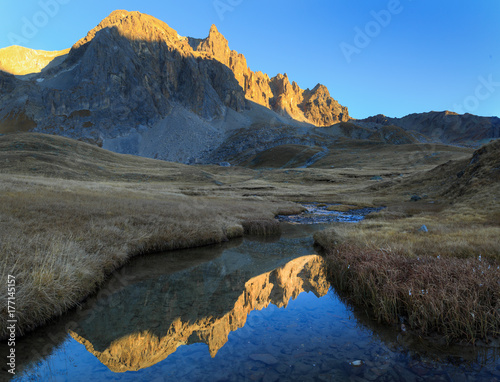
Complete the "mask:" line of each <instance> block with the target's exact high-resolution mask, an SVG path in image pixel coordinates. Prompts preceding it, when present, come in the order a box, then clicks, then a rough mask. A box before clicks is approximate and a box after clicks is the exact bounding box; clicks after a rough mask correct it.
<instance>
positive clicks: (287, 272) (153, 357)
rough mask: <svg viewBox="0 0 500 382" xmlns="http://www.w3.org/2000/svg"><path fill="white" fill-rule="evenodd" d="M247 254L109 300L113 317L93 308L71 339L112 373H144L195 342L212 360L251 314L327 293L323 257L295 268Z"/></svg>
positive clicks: (136, 286)
mask: <svg viewBox="0 0 500 382" xmlns="http://www.w3.org/2000/svg"><path fill="white" fill-rule="evenodd" d="M268 245H269V244H268ZM252 246H253V247H255V243H253V245H252ZM243 247H244V246H243ZM239 248H241V247H239ZM245 252H247V253H246V254H242V253H238V252H234V251H231V250H230V251H227V252H224V253H223V254H222V255H221V256H220V257H218V258H216V259H214V260H212V261H209V262H206V263H202V264H199V265H197V266H194V267H191V268H188V269H185V270H181V271H178V272H175V273H171V274H166V275H159V276H154V277H151V278H148V279H144V280H140V281H139V282H137V283H132V284H130V285H127V286H126V287H124V288H123V289H122V290H120V291H118V292H117V293H114V294H113V295H111V296H108V304H109V308H108V309H100V310H98V311H94V309H93V308H92V307H90V308H89V312H88V317H87V318H85V317H84V319H83V320H82V321H81V322H79V324H78V328H76V329H75V330H74V331H71V336H72V337H73V338H74V339H76V340H77V341H78V342H80V343H82V344H84V345H85V347H86V348H87V350H88V351H89V352H91V353H92V354H94V355H95V356H96V357H97V358H98V359H99V360H100V361H101V362H102V363H103V364H105V365H106V366H107V367H108V368H109V369H110V370H112V371H114V372H124V371H129V370H139V369H142V368H146V367H150V366H152V365H154V364H156V363H158V362H160V361H162V360H163V359H165V358H166V357H167V356H168V355H170V354H172V353H173V352H175V351H176V349H177V348H178V347H179V346H181V345H186V344H193V343H197V342H203V343H206V344H207V345H208V348H209V351H210V355H211V356H212V357H214V356H215V355H216V354H217V351H218V350H219V349H220V348H221V347H222V346H224V344H225V343H226V342H227V339H228V335H229V333H230V332H232V331H235V330H236V329H238V328H241V327H243V326H244V325H245V322H246V319H247V315H248V314H249V313H250V312H251V311H253V310H261V309H262V308H265V307H267V306H268V305H269V304H274V305H276V306H277V307H286V305H287V304H288V301H289V300H290V299H291V298H292V299H295V298H296V297H297V296H298V295H299V294H300V293H302V292H304V291H305V292H313V293H314V294H315V295H316V296H318V297H320V296H324V295H326V293H327V292H328V289H329V283H328V282H327V280H326V278H325V272H324V264H323V259H322V258H321V257H320V256H318V255H306V256H301V257H298V258H295V259H292V260H290V259H289V258H287V257H284V256H283V254H282V253H280V252H276V253H265V254H261V253H259V252H254V253H248V248H247V250H246V251H245ZM266 252H267V251H266ZM264 255H265V257H266V259H265V261H262V260H263V258H262V256H264ZM275 266H276V267H275ZM274 267H275V268H274ZM132 268H133V267H132ZM273 268H274V269H273ZM92 305H93V306H98V304H92Z"/></svg>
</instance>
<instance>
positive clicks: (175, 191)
mask: <svg viewBox="0 0 500 382" xmlns="http://www.w3.org/2000/svg"><path fill="white" fill-rule="evenodd" d="M329 149H330V152H329V154H328V155H327V156H325V157H323V158H322V159H321V160H319V161H318V162H316V163H315V164H314V165H313V166H312V167H311V168H280V169H274V170H273V169H268V170H262V169H256V170H252V169H249V168H242V167H229V168H224V167H218V166H185V165H181V164H175V163H167V162H162V161H155V160H150V159H144V158H139V157H133V156H126V155H118V154H114V153H110V152H108V151H105V150H101V149H98V148H96V147H94V146H90V145H87V144H84V143H81V142H76V141H74V140H70V139H65V138H61V137H55V136H47V135H41V134H15V135H6V136H0V180H1V181H0V246H1V248H0V250H1V255H2V260H3V261H2V268H1V275H2V276H1V277H2V280H3V279H5V278H6V276H7V274H8V273H16V274H17V276H18V277H19V280H20V283H19V284H18V285H19V289H18V291H17V297H18V301H19V304H21V305H19V306H18V318H19V320H20V324H21V329H22V330H27V329H29V328H31V327H34V326H36V325H39V324H41V323H43V322H44V321H46V320H47V319H50V318H51V317H53V316H54V315H57V314H61V313H62V312H64V311H65V310H67V309H68V308H69V307H71V306H74V305H75V304H76V303H78V302H79V301H80V300H82V299H83V298H84V297H85V296H86V295H88V294H89V293H91V292H92V291H93V290H95V289H96V288H97V287H98V286H99V284H100V283H101V282H102V280H103V279H104V278H105V277H106V275H107V274H109V273H110V272H112V271H113V269H115V268H117V267H119V266H121V265H122V264H124V263H125V262H126V261H127V259H128V258H130V256H134V255H137V254H141V253H147V252H152V251H157V250H164V249H172V248H182V247H188V246H196V245H203V244H208V243H213V242H218V241H222V240H227V239H228V238H230V237H233V236H238V235H242V234H243V232H244V231H245V230H247V231H248V232H261V233H266V232H269V231H271V232H273V231H275V229H276V227H275V226H274V225H273V224H272V223H270V221H271V219H272V217H273V215H274V214H275V213H277V212H280V213H287V212H288V213H292V212H297V211H298V207H297V206H296V205H295V204H293V203H289V202H287V201H299V202H300V201H303V202H308V201H318V202H336V203H344V204H346V205H349V206H353V205H354V206H371V205H382V204H383V205H388V208H387V209H386V210H384V211H383V212H381V213H379V214H378V215H376V216H374V219H370V220H367V221H366V222H365V223H363V224H362V225H349V226H347V227H348V228H345V229H342V230H340V229H337V230H336V231H335V232H333V231H330V233H325V234H324V235H321V236H320V237H317V241H318V242H320V243H321V244H322V245H324V246H325V247H326V248H327V249H328V250H329V251H330V252H331V254H332V256H331V257H330V259H331V260H332V264H334V263H335V261H334V260H335V259H338V258H339V257H336V256H333V255H334V252H335V253H336V251H335V250H336V249H338V248H341V247H339V245H338V243H339V242H342V243H344V244H345V245H346V246H353V245H354V247H355V248H357V249H359V250H360V251H358V252H363V253H368V251H372V252H373V251H374V252H377V253H380V249H381V248H382V249H384V250H385V252H384V253H389V255H391V256H392V258H393V259H394V258H395V256H402V258H406V257H409V258H413V257H414V256H415V255H416V256H417V257H418V256H419V253H424V252H425V248H432V249H433V250H436V248H441V249H440V250H439V251H440V253H441V254H442V256H445V255H446V254H448V255H452V254H453V253H458V252H456V250H457V248H460V249H461V250H464V248H467V247H469V248H470V249H467V250H464V256H463V257H465V258H467V257H470V256H472V257H474V258H477V251H476V250H477V248H478V247H477V246H476V245H478V244H480V245H481V246H482V247H481V251H483V247H484V252H482V253H484V255H483V256H487V257H488V258H489V260H488V261H497V260H496V256H497V255H496V252H495V251H494V250H491V248H495V246H494V245H495V243H496V241H495V240H496V237H498V236H497V235H498V226H497V225H495V224H493V223H492V222H493V221H494V219H497V217H498V215H497V212H496V211H498V204H492V205H491V207H490V205H488V204H485V203H484V201H488V202H490V201H491V200H489V199H488V196H487V195H488V192H493V195H495V192H496V195H498V190H497V189H494V188H491V189H490V188H489V187H490V186H491V187H494V185H495V183H493V182H491V184H489V183H488V182H486V183H485V184H482V183H478V185H479V184H482V187H483V188H484V192H476V191H477V190H474V189H472V191H473V192H472V194H470V195H468V196H467V197H459V199H456V198H457V197H455V196H453V195H451V194H449V193H448V194H446V195H442V193H443V185H442V184H441V183H442V182H443V179H444V176H445V175H443V174H448V172H449V171H448V170H446V169H445V168H444V167H443V168H440V167H438V168H437V169H435V170H433V171H435V172H437V173H429V170H432V169H434V168H435V166H436V165H440V164H443V163H444V162H446V161H449V160H453V161H454V162H453V163H455V164H454V165H452V166H455V167H454V169H453V171H455V169H458V171H460V168H461V167H463V166H462V164H460V163H458V162H456V161H460V160H462V161H464V160H465V159H466V158H468V159H467V160H466V162H463V163H468V162H469V161H470V155H471V154H472V150H468V149H461V148H455V147H450V146H443V145H424V144H422V145H416V144H409V145H398V146H389V145H383V144H379V143H373V142H368V143H367V142H362V141H347V140H345V141H342V142H340V143H339V144H337V145H334V146H331V147H329ZM284 150H285V151H286V152H287V153H291V155H290V157H287V158H286V160H287V162H288V163H291V164H292V165H293V164H294V163H300V162H303V161H305V160H307V158H305V156H307V155H309V154H308V153H307V151H304V150H303V149H302V148H300V147H295V148H293V150H290V149H289V147H284ZM277 152H279V150H277ZM271 154H272V152H271ZM304 154H306V155H305V156H304ZM311 154H312V152H311ZM297 155H298V157H297ZM263 158H264V159H265V160H264V161H263V162H266V164H265V165H266V166H267V164H268V163H269V158H266V157H263ZM294 158H296V159H297V160H295V159H294ZM332 166H334V167H333V168H332ZM429 174H431V175H429ZM465 175H467V174H465ZM465 175H464V176H463V177H462V178H463V180H465V179H466V178H467V179H468V175H467V176H465ZM374 176H381V177H382V179H383V180H382V181H379V180H374V179H373V177H374ZM454 176H455V178H456V175H454ZM377 179H378V178H377ZM481 179H484V177H483V178H481ZM481 182H483V180H482V181H481ZM453 184H454V183H453V182H452V181H450V184H449V186H450V187H451V186H452V185H453ZM496 184H497V183H496ZM446 185H448V183H446ZM450 187H447V188H446V190H448V189H450ZM415 192H418V193H421V194H422V193H424V192H426V193H428V195H429V197H428V198H426V199H423V200H422V201H420V202H416V203H415V202H409V198H410V195H411V194H412V193H415ZM440 192H441V193H440ZM490 195H491V194H490ZM460 198H461V199H460ZM490 199H491V198H490ZM431 200H432V201H434V202H435V203H433V204H430V203H428V202H429V201H431ZM469 200H470V201H473V202H474V203H473V204H470V203H469ZM450 202H452V203H454V204H450ZM496 221H498V219H497V220H496ZM422 224H427V226H428V227H429V230H430V232H429V234H428V235H423V234H421V233H419V232H418V228H419V227H420V226H421V225H422ZM459 228H460V229H459ZM477 235H480V237H479V236H478V237H479V239H478V240H475V239H474V237H475V236H477ZM457 237H459V238H461V239H460V240H458V239H457ZM443 238H445V239H446V238H448V239H449V240H443ZM335 242H337V244H336V243H335ZM446 242H449V243H451V244H453V245H454V246H453V248H452V247H451V244H450V245H449V246H446ZM411 243H414V244H413V245H409V244H411ZM437 244H439V245H442V246H441V247H438V246H437ZM408 248H413V249H415V252H414V253H410V252H409V250H407V249H408ZM387 249H389V250H387ZM404 251H406V252H404ZM418 251H421V252H418ZM422 251H423V252H422ZM488 251H489V252H488ZM345 253H348V252H347V251H346V252H345ZM435 253H436V252H433V254H434V255H435ZM27 254H32V256H28V255H27ZM428 255H429V256H430V255H431V253H430V252H429V254H428ZM337 264H344V265H345V266H347V265H349V264H345V263H341V262H337ZM350 269H351V271H352V269H353V268H352V267H351V268H350ZM377 269H379V270H380V269H381V268H380V267H378V268H377ZM360 274H361V273H360ZM349 279H350V280H354V278H352V277H351V278H349ZM2 282H3V281H2ZM397 285H402V286H403V289H404V288H406V285H405V284H404V283H401V282H398V283H397ZM339 290H340V289H339ZM377 293H381V292H380V291H377ZM406 293H408V291H407V290H406ZM495 293H497V292H495ZM380 296H383V294H380ZM3 299H4V300H0V309H1V311H2V319H3V317H4V312H5V304H6V302H5V297H3ZM394 317H395V316H392V318H391V319H393V318H394ZM2 327H5V325H3V326H2Z"/></svg>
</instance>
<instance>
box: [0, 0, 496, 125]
mask: <svg viewBox="0 0 500 382" xmlns="http://www.w3.org/2000/svg"><path fill="white" fill-rule="evenodd" d="M54 2H56V3H57V4H58V6H57V7H54V5H53V3H54ZM62 3H65V4H62ZM43 4H46V5H45V6H44V5H43ZM50 4H52V6H48V5H50ZM56 8H59V9H56ZM115 9H126V10H129V11H132V10H137V11H140V12H144V13H148V14H151V15H153V16H155V17H157V18H159V19H161V20H163V21H165V22H166V23H167V24H168V25H170V26H171V27H172V28H174V29H176V30H177V31H178V32H179V34H181V35H185V36H192V37H206V36H207V34H208V30H209V28H210V25H211V24H216V25H217V27H218V29H219V31H220V32H221V33H222V34H224V35H225V37H226V38H227V39H228V40H229V46H230V47H231V48H232V49H235V50H237V51H238V52H240V53H243V54H244V55H245V57H246V58H247V61H248V64H249V66H250V68H251V69H252V70H254V71H257V70H261V71H263V72H265V73H268V74H269V75H270V76H274V75H276V74H277V73H279V72H281V73H283V72H286V73H288V76H289V78H291V79H292V80H295V81H296V82H297V83H298V84H299V86H300V87H302V88H307V87H309V88H312V87H314V86H315V85H316V84H317V83H318V82H321V83H323V84H324V85H326V86H327V87H328V89H329V90H330V93H331V95H332V96H333V97H334V98H335V99H337V100H338V101H339V102H341V103H342V104H343V105H345V106H347V107H349V113H350V115H351V116H353V117H354V118H364V117H367V116H370V115H374V114H377V113H382V114H385V115H388V116H393V117H400V116H404V115H406V114H409V113H413V112H425V111H431V110H437V111H441V110H454V111H457V112H471V113H473V114H478V115H484V116H491V115H496V116H500V1H498V0H482V1H481V0H478V1H456V0H455V1H451V0H440V1H436V0H434V1H432V0H399V1H398V0H390V1H378V0H372V1H355V0H311V1H308V2H306V1H305V0H297V1H295V0H286V1H285V0H272V1H269V0H267V1H264V0H198V1H194V0H183V1H179V0H175V1H173V0H162V1H157V0H155V1H153V0H141V1H134V0H120V1H118V0H106V1H104V0H86V1H81V0H23V1H9V2H6V1H4V2H3V4H2V12H1V14H0V47H6V46H9V45H12V44H11V43H12V41H15V38H18V37H20V38H21V40H20V41H21V43H20V45H24V46H27V47H29V48H35V49H44V50H59V49H64V48H68V47H70V46H71V45H73V44H74V43H75V42H76V41H77V40H78V39H79V38H81V37H83V36H85V35H86V33H87V32H88V31H89V30H90V29H92V28H93V27H94V26H96V25H97V24H98V23H99V21H100V20H102V19H103V18H104V17H106V16H107V15H108V14H109V13H110V12H111V11H113V10H115ZM44 14H45V16H44ZM26 20H28V21H29V22H36V24H38V26H39V27H37V26H36V25H35V28H36V29H37V30H36V31H35V33H33V30H31V31H30V30H27V29H26V27H25V24H26ZM23 27H24V30H23Z"/></svg>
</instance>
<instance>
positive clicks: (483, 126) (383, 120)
mask: <svg viewBox="0 0 500 382" xmlns="http://www.w3.org/2000/svg"><path fill="white" fill-rule="evenodd" d="M357 122H358V123H365V124H367V125H369V126H371V127H375V126H387V125H396V126H399V127H401V128H403V129H405V130H413V131H416V132H418V133H420V134H423V135H425V136H427V137H429V138H431V139H432V140H434V141H439V142H443V143H451V144H468V145H475V146H478V145H480V144H481V143H486V142H488V141H489V140H491V139H495V138H500V118H498V117H479V116H477V115H473V114H463V115H461V114H457V113H453V112H450V111H443V112H435V111H431V112H429V113H420V114H418V113H415V114H410V115H407V116H405V117H403V118H390V117H386V116H385V115H382V114H379V115H376V116H373V117H369V118H366V119H364V120H359V121H357Z"/></svg>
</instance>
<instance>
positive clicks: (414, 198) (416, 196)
mask: <svg viewBox="0 0 500 382" xmlns="http://www.w3.org/2000/svg"><path fill="white" fill-rule="evenodd" d="M421 199H422V198H421V197H420V196H419V195H412V196H411V198H410V200H411V201H412V202H418V201H419V200H421Z"/></svg>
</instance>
